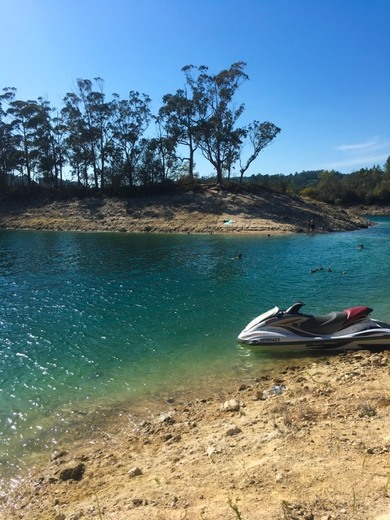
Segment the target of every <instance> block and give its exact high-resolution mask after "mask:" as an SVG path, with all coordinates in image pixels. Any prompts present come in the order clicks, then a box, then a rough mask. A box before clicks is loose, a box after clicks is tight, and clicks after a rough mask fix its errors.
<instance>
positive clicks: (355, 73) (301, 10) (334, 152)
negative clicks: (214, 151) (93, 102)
mask: <svg viewBox="0 0 390 520" xmlns="http://www.w3.org/2000/svg"><path fill="white" fill-rule="evenodd" d="M0 16H1V20H2V22H1V30H0V89H3V88H5V87H15V88H16V89H17V98H18V99H23V100H28V99H35V100H36V99H38V98H39V97H43V98H45V99H47V100H48V101H50V104H51V106H53V107H57V108H61V107H62V106H63V105H62V100H63V98H64V96H65V94H66V93H68V92H72V91H74V90H75V85H76V82H77V79H79V78H82V79H91V80H93V78H96V77H101V78H103V79H104V91H105V94H106V96H107V99H110V98H111V95H112V93H117V94H119V96H120V97H121V98H126V97H127V95H128V93H129V92H130V91H138V92H140V93H145V94H147V95H149V96H150V97H151V98H152V107H151V108H152V111H153V112H154V113H157V111H158V109H159V108H160V106H161V104H162V97H163V96H164V95H165V94H168V93H170V94H173V93H175V92H176V90H178V89H181V88H183V87H184V74H183V72H182V68H183V67H184V66H186V65H195V66H199V65H206V66H207V67H208V69H209V73H210V74H217V73H218V72H220V71H222V70H224V69H228V68H229V67H230V66H231V65H232V64H233V63H236V62H239V61H243V62H245V63H246V64H247V65H246V67H245V72H246V74H247V75H248V76H249V80H248V81H246V82H245V83H244V84H243V85H242V86H241V87H240V88H239V90H238V92H237V95H236V98H235V101H236V103H237V104H239V103H244V104H245V111H244V114H243V115H242V116H241V119H240V120H239V124H240V126H241V125H246V124H248V123H250V122H251V121H253V120H257V121H260V122H262V121H270V122H272V123H274V124H275V125H277V126H278V127H280V128H281V132H280V134H279V135H278V136H277V137H276V138H275V140H274V141H273V142H272V143H271V144H270V145H269V146H268V147H267V148H265V149H264V150H263V151H262V152H261V153H260V154H259V157H258V158H257V160H256V161H255V162H254V163H253V165H252V167H251V168H250V170H249V171H248V172H247V175H251V174H257V173H261V174H269V175H273V174H290V173H295V172H301V171H309V170H319V169H328V170H332V169H333V170H336V171H340V172H342V173H350V172H352V171H356V170H358V169H360V168H371V167H372V166H374V165H380V166H383V165H384V163H385V161H386V159H387V158H388V157H389V156H390V66H389V64H390V30H389V27H390V0H192V1H190V0H0ZM248 151H249V150H248ZM197 170H198V171H199V173H200V174H201V175H206V176H208V175H211V174H212V171H213V170H212V168H211V167H210V165H209V164H208V163H206V162H202V161H201V160H200V159H198V161H197Z"/></svg>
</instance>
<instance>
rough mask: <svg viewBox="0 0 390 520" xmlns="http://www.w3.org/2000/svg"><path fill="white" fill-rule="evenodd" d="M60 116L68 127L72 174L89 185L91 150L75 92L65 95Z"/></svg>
mask: <svg viewBox="0 0 390 520" xmlns="http://www.w3.org/2000/svg"><path fill="white" fill-rule="evenodd" d="M60 117H61V119H62V121H63V122H64V125H65V129H66V130H65V131H66V134H65V143H66V158H67V160H68V162H69V165H70V168H71V172H72V175H73V176H75V177H76V179H77V184H78V185H79V186H81V185H83V186H86V187H88V186H89V167H90V165H91V163H92V159H91V151H90V145H89V140H88V135H87V132H86V131H85V124H84V120H83V114H82V111H81V108H80V99H79V97H78V96H77V94H75V93H74V92H68V93H67V94H66V95H65V97H64V106H63V108H62V109H61V116H60Z"/></svg>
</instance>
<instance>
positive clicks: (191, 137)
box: [158, 90, 199, 183]
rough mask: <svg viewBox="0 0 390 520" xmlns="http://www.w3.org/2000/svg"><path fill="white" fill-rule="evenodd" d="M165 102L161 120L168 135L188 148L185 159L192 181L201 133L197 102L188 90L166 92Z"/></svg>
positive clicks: (178, 143)
mask: <svg viewBox="0 0 390 520" xmlns="http://www.w3.org/2000/svg"><path fill="white" fill-rule="evenodd" d="M163 103H164V105H163V106H162V107H161V108H160V110H159V117H158V119H159V122H160V124H161V125H164V126H165V131H166V133H167V135H168V136H169V137H170V138H171V139H172V140H173V142H174V143H175V144H176V145H182V146H185V147H187V148H188V157H186V158H185V159H184V160H187V161H188V178H189V180H190V182H191V183H192V182H193V180H194V168H195V159H194V156H195V152H196V150H197V135H198V133H199V121H198V120H197V106H196V102H195V100H194V99H193V98H192V99H190V98H189V97H188V92H187V90H177V91H176V94H166V95H165V96H164V97H163Z"/></svg>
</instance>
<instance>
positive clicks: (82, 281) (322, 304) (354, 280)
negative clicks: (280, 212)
mask: <svg viewBox="0 0 390 520" xmlns="http://www.w3.org/2000/svg"><path fill="white" fill-rule="evenodd" d="M375 221H376V222H378V224H377V225H376V226H374V227H372V228H369V229H366V230H361V231H356V232H353V233H335V234H330V235H307V234H302V235H297V236H275V237H272V236H271V237H269V238H268V237H255V236H218V235H207V236H193V235H130V234H111V233H57V232H31V231H0V298H1V300H0V301H1V313H0V435H1V445H0V471H2V472H3V474H4V472H16V471H18V470H19V468H20V467H21V466H23V464H24V461H25V462H26V463H28V461H31V459H32V457H33V456H34V455H35V454H36V453H39V452H41V451H42V450H49V449H52V448H53V446H56V444H57V443H60V442H61V440H63V439H64V438H74V437H77V436H82V435H83V427H84V426H85V425H86V424H87V423H88V424H89V426H90V425H91V422H93V421H94V420H95V419H94V418H95V417H98V416H99V415H100V414H99V411H102V413H103V412H104V413H106V411H107V410H110V409H113V408H115V407H116V406H118V405H121V406H122V405H123V403H126V407H127V409H128V410H130V411H131V410H132V407H134V409H135V408H136V407H138V408H139V407H140V406H142V403H146V402H151V401H153V400H155V401H156V402H164V401H166V399H167V398H168V397H172V396H173V397H175V395H177V394H178V393H180V392H184V393H185V392H187V393H189V394H190V393H191V392H195V393H197V395H204V396H207V395H208V394H209V392H210V391H211V390H213V389H215V388H218V387H219V388H220V387H223V385H224V384H227V382H229V381H233V380H237V379H238V378H241V377H252V376H254V375H261V373H263V372H264V371H266V370H270V369H271V368H273V367H274V366H275V365H277V364H278V363H283V362H286V360H284V359H279V358H278V359H272V358H270V355H269V354H267V355H264V354H253V353H250V352H249V351H247V350H245V349H242V348H241V347H240V346H239V345H237V343H236V337H237V335H238V333H239V332H240V331H241V329H242V328H243V327H244V326H245V325H246V324H247V322H248V321H249V320H250V319H252V318H253V317H254V316H255V315H257V314H259V313H260V312H263V311H264V310H267V309H268V308H270V307H272V306H274V305H278V306H280V307H281V308H285V307H287V306H289V305H290V304H291V303H293V302H294V301H298V300H303V301H304V302H305V303H306V307H305V310H306V311H307V312H313V313H315V312H318V313H325V312H328V311H330V310H341V309H342V308H345V307H348V306H351V305H368V306H371V307H373V308H374V313H373V315H374V317H378V318H381V319H383V320H385V321H389V320H390V298H389V285H390V282H389V281H390V263H389V261H388V258H389V255H390V218H388V217H380V218H379V217H378V218H375ZM360 243H363V244H364V246H365V247H364V249H363V250H360V249H359V247H358V246H359V244H360ZM240 253H241V254H242V258H241V259H238V258H237V256H238V254H240ZM320 267H324V269H323V270H319V271H317V272H315V273H311V269H314V268H320ZM328 267H331V268H332V272H328V270H327V268H328ZM85 427H86V426H85Z"/></svg>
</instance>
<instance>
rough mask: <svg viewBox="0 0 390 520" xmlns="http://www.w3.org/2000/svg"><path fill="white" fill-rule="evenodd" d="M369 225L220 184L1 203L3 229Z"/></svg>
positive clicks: (311, 204)
mask: <svg viewBox="0 0 390 520" xmlns="http://www.w3.org/2000/svg"><path fill="white" fill-rule="evenodd" d="M309 222H312V223H313V229H311V228H309ZM370 225H372V222H370V221H369V220H368V219H366V218H364V217H362V216H359V215H358V214H356V212H352V211H348V210H345V209H339V208H334V207H331V206H329V205H327V204H324V203H320V202H316V201H313V200H309V199H302V198H301V197H296V196H290V195H285V194H280V193H270V192H265V193H262V194H252V193H238V194H237V193H230V192H226V191H223V190H221V189H216V188H215V189H208V190H206V191H204V192H202V193H197V192H186V193H180V194H171V195H167V194H166V195H159V196H150V197H146V196H144V197H134V198H128V199H119V198H114V197H113V198H111V197H90V198H85V199H70V200H62V201H60V200H38V201H11V200H3V201H1V204H0V229H25V230H26V229H31V230H54V231H86V232H95V231H109V232H121V233H185V234H192V233H200V234H201V233H203V234H204V233H207V234H210V233H216V234H226V233H228V234H235V233H237V234H241V233H244V234H247V233H252V234H265V235H267V234H280V233H306V232H312V231H314V232H320V233H329V232H335V231H336V232H337V231H353V230H357V229H361V228H364V227H368V226H370Z"/></svg>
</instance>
